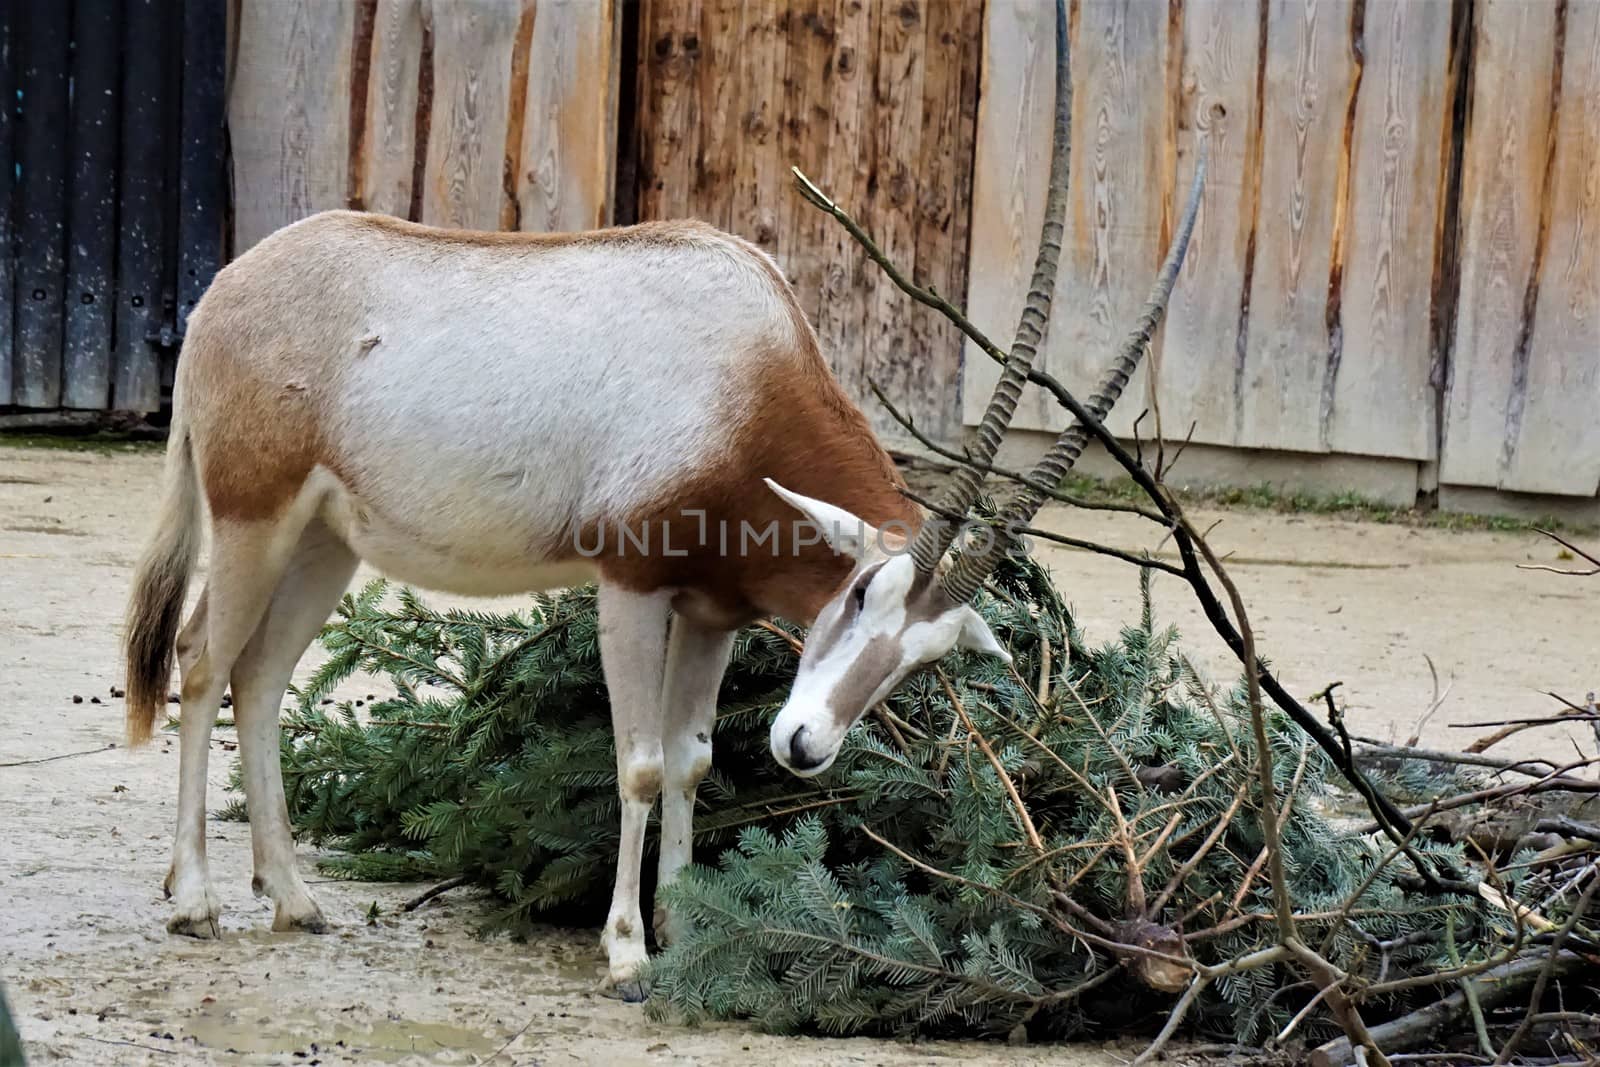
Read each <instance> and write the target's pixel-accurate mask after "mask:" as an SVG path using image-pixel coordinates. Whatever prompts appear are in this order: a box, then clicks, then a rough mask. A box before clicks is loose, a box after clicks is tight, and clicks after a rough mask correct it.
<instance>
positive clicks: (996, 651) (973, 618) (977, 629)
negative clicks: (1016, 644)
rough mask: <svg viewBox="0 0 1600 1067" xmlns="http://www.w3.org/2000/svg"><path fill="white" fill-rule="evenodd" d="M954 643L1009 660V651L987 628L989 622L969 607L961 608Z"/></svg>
mask: <svg viewBox="0 0 1600 1067" xmlns="http://www.w3.org/2000/svg"><path fill="white" fill-rule="evenodd" d="M956 644H957V645H958V646H960V647H961V648H970V649H971V650H972V651H974V652H986V653H988V654H989V655H991V656H996V657H998V658H999V659H1001V660H1002V661H1004V662H1006V663H1010V662H1011V653H1010V652H1007V651H1006V647H1005V646H1004V645H1002V644H1001V643H1000V639H999V638H997V637H995V635H994V631H993V630H991V629H989V624H988V623H986V622H984V621H983V616H982V615H979V614H978V613H977V612H976V611H974V610H973V609H972V608H970V607H965V606H964V607H962V609H961V633H960V634H958V635H957V636H956Z"/></svg>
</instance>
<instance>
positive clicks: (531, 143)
mask: <svg viewBox="0 0 1600 1067" xmlns="http://www.w3.org/2000/svg"><path fill="white" fill-rule="evenodd" d="M618 11H619V7H618V4H617V3H616V0H538V2H537V3H536V2H535V0H451V2H443V0H274V2H273V3H270V4H244V5H242V6H241V9H240V14H239V19H238V25H237V28H236V33H237V38H238V46H237V48H238V60H237V66H236V72H235V75H234V84H233V86H232V87H231V90H230V107H229V126H230V129H231V131H232V137H233V146H234V186H235V192H236V221H235V233H234V249H235V252H242V251H244V250H245V249H247V248H249V247H250V246H251V245H252V244H254V243H255V242H256V241H258V240H260V239H261V238H262V237H264V236H266V235H267V234H268V233H271V232H272V231H273V230H275V229H278V228H279V227H281V226H284V225H286V224H288V223H290V222H293V221H294V220H296V219H299V218H303V217H305V216H306V215H309V214H312V213H314V212H317V211H322V210H326V209H329V208H339V207H353V208H360V209H365V210H371V211H382V212H385V213H388V214H393V215H400V216H403V217H408V218H412V219H416V220H418V221H422V222H428V223H432V224H435V225H442V226H455V227H468V228H473V229H485V230H495V229H524V230H541V231H548V230H577V229H590V228H593V227H595V226H600V225H604V224H605V223H607V222H609V221H610V219H611V211H612V203H611V201H612V196H611V193H612V186H613V184H614V177H613V168H614V166H615V146H616V119H617V80H618V66H617V64H618V60H619V55H620V37H619V31H620V25H619V19H618Z"/></svg>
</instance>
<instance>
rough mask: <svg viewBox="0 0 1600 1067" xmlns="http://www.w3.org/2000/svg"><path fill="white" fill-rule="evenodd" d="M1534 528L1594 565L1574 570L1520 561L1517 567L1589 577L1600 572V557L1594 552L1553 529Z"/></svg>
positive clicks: (1519, 568) (1525, 569) (1576, 576)
mask: <svg viewBox="0 0 1600 1067" xmlns="http://www.w3.org/2000/svg"><path fill="white" fill-rule="evenodd" d="M1534 529H1536V530H1538V531H1539V532H1540V533H1542V534H1544V535H1545V536H1546V537H1548V538H1550V540H1552V541H1554V542H1555V543H1556V544H1558V545H1560V546H1561V547H1562V548H1565V549H1567V550H1568V551H1569V552H1571V553H1573V554H1574V555H1576V556H1582V557H1583V558H1584V559H1586V560H1588V561H1589V562H1590V563H1591V564H1593V566H1590V567H1588V568H1585V569H1584V570H1574V569H1568V568H1564V567H1548V566H1546V565H1544V564H1543V563H1519V564H1517V569H1518V570H1523V571H1549V572H1550V573H1551V574H1565V575H1569V576H1571V577H1574V578H1588V577H1591V576H1593V575H1596V574H1600V558H1596V557H1595V556H1594V555H1593V554H1592V553H1590V552H1587V551H1585V550H1584V549H1581V548H1579V547H1578V546H1577V545H1575V544H1573V543H1572V542H1571V541H1568V540H1567V539H1566V538H1565V537H1562V536H1561V535H1559V534H1557V533H1555V532H1553V531H1551V530H1546V529H1543V528H1541V527H1537V526H1536V527H1534Z"/></svg>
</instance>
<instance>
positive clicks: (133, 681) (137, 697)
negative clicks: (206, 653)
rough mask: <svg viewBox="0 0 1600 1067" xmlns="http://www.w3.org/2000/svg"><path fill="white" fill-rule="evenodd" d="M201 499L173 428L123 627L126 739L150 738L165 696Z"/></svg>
mask: <svg viewBox="0 0 1600 1067" xmlns="http://www.w3.org/2000/svg"><path fill="white" fill-rule="evenodd" d="M199 527H200V499H199V486H198V485H197V484H196V480H195V470H194V457H193V454H192V452H191V449H190V447H189V438H188V434H187V433H186V432H185V431H183V430H182V429H181V428H180V427H178V426H174V427H173V429H172V439H171V441H170V442H169V443H168V445H167V471H166V485H165V486H164V488H163V489H162V496H161V516H160V520H159V523H158V525H157V527H156V532H155V535H154V536H153V537H152V538H151V541H150V544H149V545H148V546H147V547H146V548H145V551H144V555H143V556H142V557H140V559H139V565H138V567H137V568H136V569H135V570H134V575H133V593H132V595H131V597H130V598H129V600H128V616H127V622H126V625H125V627H124V630H123V633H124V638H123V640H124V649H125V653H126V663H127V690H128V698H127V700H128V718H127V724H128V744H129V745H130V746H138V745H142V744H144V743H145V742H146V741H148V740H150V735H151V733H153V732H154V730H155V722H156V715H157V714H158V713H159V712H160V710H161V708H162V707H163V706H164V705H165V704H166V702H167V684H168V683H169V682H170V681H171V678H172V660H173V645H174V643H175V642H176V641H177V638H178V627H179V625H180V624H181V623H182V621H183V598H184V594H185V593H187V592H188V589H189V575H190V573H191V572H192V571H193V570H194V563H195V557H196V556H197V555H198V554H199V549H200V529H199Z"/></svg>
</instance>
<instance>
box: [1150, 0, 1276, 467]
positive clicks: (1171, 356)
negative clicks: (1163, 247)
mask: <svg viewBox="0 0 1600 1067" xmlns="http://www.w3.org/2000/svg"><path fill="white" fill-rule="evenodd" d="M1265 12H1266V8H1265V6H1264V5H1255V4H1240V3H1238V2H1237V0H1187V2H1186V3H1185V4H1184V9H1183V32H1184V44H1183V66H1182V73H1181V75H1180V86H1181V90H1180V91H1181V98H1180V101H1179V105H1178V106H1179V116H1178V138H1179V148H1180V155H1181V156H1182V157H1183V160H1184V164H1183V166H1182V167H1181V168H1180V171H1179V175H1178V182H1177V185H1178V190H1179V191H1180V192H1181V191H1182V190H1184V189H1186V188H1187V186H1188V182H1189V178H1190V176H1191V175H1192V174H1193V167H1194V163H1195V159H1196V157H1197V153H1198V150H1199V148H1200V147H1201V146H1204V148H1205V150H1206V152H1207V162H1206V184H1205V188H1204V189H1203V190H1202V192H1201V201H1200V214H1199V216H1198V218H1197V220H1196V222H1195V229H1194V236H1193V238H1192V239H1191V241H1190V245H1189V253H1188V256H1187V257H1186V258H1185V259H1184V263H1183V272H1182V274H1181V275H1180V277H1179V283H1178V286H1177V288H1176V289H1175V290H1174V291H1173V294H1172V300H1171V303H1170V304H1169V305H1168V312H1167V325H1166V336H1165V338H1164V341H1163V344H1162V346H1161V350H1160V353H1159V356H1157V355H1156V354H1155V353H1152V358H1153V359H1158V360H1159V363H1158V365H1157V371H1156V377H1157V379H1158V388H1159V394H1158V395H1159V397H1160V401H1161V413H1162V422H1163V427H1162V428H1163V431H1164V432H1165V433H1166V434H1167V435H1168V436H1169V437H1174V438H1178V437H1183V436H1184V435H1185V434H1187V433H1188V431H1189V427H1190V426H1191V425H1193V426H1194V440H1196V441H1200V442H1203V443H1206V444H1232V443H1233V442H1234V438H1235V432H1236V426H1235V410H1236V405H1235V402H1234V381H1235V375H1234V367H1235V361H1236V357H1237V354H1238V352H1239V347H1240V340H1241V333H1242V331H1243V329H1244V326H1245V314H1246V313H1245V307H1246V304H1245V297H1246V288H1247V284H1248V281H1249V277H1250V273H1251V270H1252V266H1253V264H1252V261H1251V257H1252V255H1253V249H1252V245H1251V234H1252V232H1253V231H1254V229H1255V227H1256V225H1257V218H1256V204H1257V198H1258V196H1259V188H1258V183H1259V179H1260V174H1261V171H1260V168H1259V167H1258V166H1257V162H1258V159H1259V156H1258V151H1259V148H1260V142H1259V137H1258V134H1259V132H1260V114H1259V111H1258V110H1257V105H1258V102H1259V100H1260V96H1261V92H1262V89H1263V86H1262V84H1261V78H1262V76H1263V71H1262V69H1261V58H1262V55H1263V50H1262V43H1263V42H1262V34H1263V32H1264V31H1265V24H1264V23H1265V19H1264V18H1262V17H1261V15H1264V14H1265ZM1180 210H1181V209H1180ZM1131 401H1132V398H1130V402H1131Z"/></svg>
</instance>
